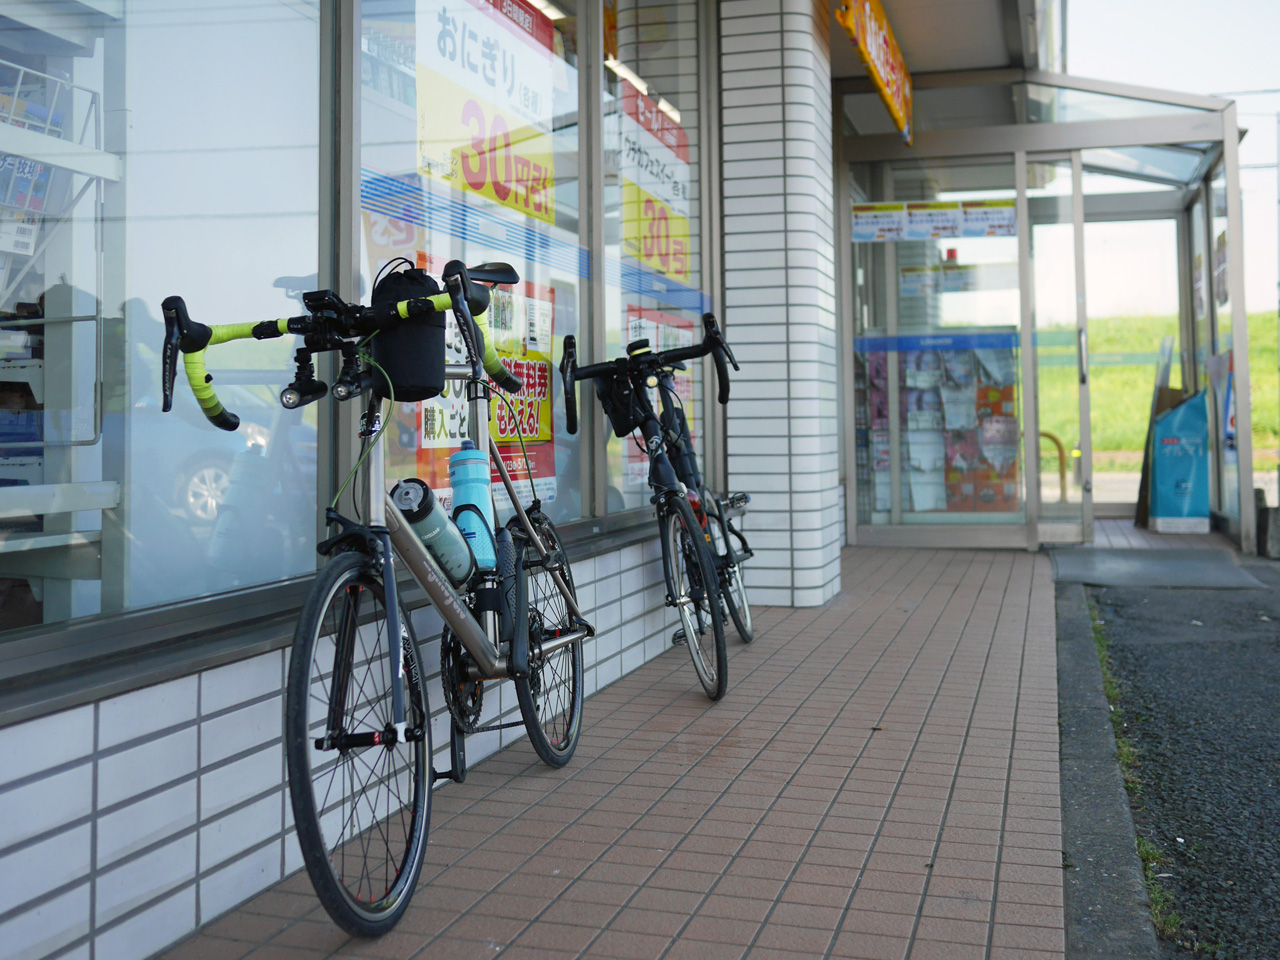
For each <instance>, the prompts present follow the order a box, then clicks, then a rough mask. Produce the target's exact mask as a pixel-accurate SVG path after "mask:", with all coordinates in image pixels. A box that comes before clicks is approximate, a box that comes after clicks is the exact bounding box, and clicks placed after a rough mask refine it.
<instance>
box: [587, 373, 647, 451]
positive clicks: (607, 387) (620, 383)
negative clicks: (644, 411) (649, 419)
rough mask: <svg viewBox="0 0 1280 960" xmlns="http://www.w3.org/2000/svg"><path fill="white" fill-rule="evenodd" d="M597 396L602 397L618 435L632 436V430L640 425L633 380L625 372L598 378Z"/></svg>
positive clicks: (601, 402) (605, 409)
mask: <svg viewBox="0 0 1280 960" xmlns="http://www.w3.org/2000/svg"><path fill="white" fill-rule="evenodd" d="M596 396H597V397H599V398H600V405H601V406H602V407H604V412H605V414H606V415H607V416H608V417H609V423H611V424H612V425H613V432H614V434H615V435H616V436H619V437H626V436H630V434H631V431H633V430H635V428H636V427H638V426H640V419H641V413H640V407H639V404H638V403H637V402H636V396H635V391H634V390H633V389H632V387H631V380H630V379H629V378H628V377H627V375H626V374H625V373H619V374H615V375H614V376H612V377H609V378H602V379H600V380H597V381H596Z"/></svg>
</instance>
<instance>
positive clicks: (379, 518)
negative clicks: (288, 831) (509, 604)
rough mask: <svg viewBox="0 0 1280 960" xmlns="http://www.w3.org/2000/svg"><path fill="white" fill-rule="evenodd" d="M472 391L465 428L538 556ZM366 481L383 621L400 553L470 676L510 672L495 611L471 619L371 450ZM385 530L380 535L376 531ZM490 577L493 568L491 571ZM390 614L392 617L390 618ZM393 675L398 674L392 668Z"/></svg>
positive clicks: (486, 411) (571, 606) (576, 612)
mask: <svg viewBox="0 0 1280 960" xmlns="http://www.w3.org/2000/svg"><path fill="white" fill-rule="evenodd" d="M445 375H446V377H447V378H448V379H449V380H462V381H467V382H475V381H476V380H478V379H480V374H479V371H478V369H473V368H472V367H471V366H470V365H468V364H449V365H448V366H447V367H446V368H445ZM471 392H472V393H473V394H474V396H472V397H471V399H469V400H468V401H467V402H468V405H469V406H470V418H469V419H470V427H469V433H470V434H471V437H472V440H473V441H475V442H476V446H477V447H479V445H480V444H479V442H478V441H479V437H480V434H481V432H483V433H484V435H485V436H486V437H487V438H488V441H489V443H488V449H489V456H490V457H491V458H492V460H493V462H494V463H495V464H496V465H497V468H498V476H499V477H500V478H501V480H502V485H503V487H504V488H505V490H506V493H507V496H508V497H509V498H510V500H511V503H512V504H513V505H514V507H515V512H516V516H517V517H519V519H520V524H521V526H523V527H524V530H525V533H526V534H527V535H528V538H529V540H530V542H532V543H533V545H534V547H535V548H536V549H537V551H538V553H539V556H540V557H541V558H543V559H544V560H545V559H546V557H547V555H548V554H547V550H546V548H545V547H544V546H543V544H542V541H541V539H540V538H539V537H538V536H537V535H536V533H535V531H534V529H533V524H532V523H531V522H530V521H529V517H528V515H527V514H526V513H525V510H524V506H523V505H522V504H521V503H520V498H519V497H518V496H517V494H516V489H515V484H514V483H513V482H512V480H511V476H510V474H509V473H508V472H507V467H506V464H505V463H503V462H502V457H501V455H500V453H499V451H498V445H497V444H496V443H495V442H494V440H493V437H492V436H491V435H490V434H489V418H490V414H491V410H490V403H491V401H490V399H489V396H488V390H487V389H483V390H480V389H477V390H473V391H471ZM369 460H370V465H369V483H368V484H367V488H366V489H367V490H368V491H369V501H370V502H369V503H368V504H367V509H368V514H367V516H368V517H369V527H370V528H371V529H372V530H373V531H374V532H375V534H379V535H380V536H383V537H385V543H384V548H383V551H382V555H383V559H384V563H386V564H387V565H388V566H389V567H392V572H391V573H389V574H387V575H384V578H383V580H384V584H385V590H386V593H387V620H388V624H389V627H390V629H392V630H395V631H398V630H399V628H400V625H399V605H398V603H397V602H396V601H395V599H394V597H393V593H394V590H395V588H394V584H395V575H394V566H393V554H392V549H391V548H394V551H395V553H397V554H399V555H400V558H401V559H402V560H403V561H404V564H405V566H406V567H407V568H408V570H409V572H410V573H411V574H412V575H413V578H414V580H416V581H417V583H418V585H419V586H420V587H422V589H423V590H424V591H425V592H426V594H427V597H428V598H429V599H430V600H431V603H432V604H433V605H434V606H435V608H436V609H437V610H438V611H439V612H440V616H441V617H443V618H444V621H445V623H447V624H448V625H449V627H450V628H451V629H452V630H453V631H454V633H455V634H456V635H457V637H458V640H459V642H460V643H461V644H462V646H463V648H464V649H465V650H466V651H467V653H469V654H470V655H471V657H472V660H473V661H474V662H473V663H472V664H471V668H470V673H471V676H470V679H472V680H502V679H506V678H507V677H508V676H510V673H509V670H510V663H509V661H508V659H507V657H506V656H504V655H503V654H502V652H501V651H500V650H499V649H498V616H497V613H496V612H495V611H489V612H486V613H485V614H484V623H483V624H482V623H481V622H480V621H479V620H477V619H476V617H475V615H474V614H472V612H471V611H470V610H469V609H467V606H466V604H465V603H463V602H462V598H461V597H460V596H459V595H458V592H457V591H456V590H455V589H454V587H453V585H452V584H451V583H450V581H449V578H448V577H447V576H445V574H444V572H443V571H442V570H441V569H440V565H439V564H438V563H437V562H436V560H435V558H434V557H432V556H431V554H430V553H429V552H428V551H427V548H426V547H425V546H423V544H422V541H421V540H419V539H418V535H417V534H416V533H414V531H413V528H412V527H410V526H409V522H408V521H407V520H406V519H405V518H404V515H403V514H402V513H401V512H400V510H399V508H398V507H397V506H396V505H395V503H394V502H393V501H392V499H391V496H390V494H388V493H386V489H387V481H386V463H385V461H384V459H383V457H381V456H376V455H372V456H370V458H369ZM377 490H382V491H383V495H382V497H381V498H379V497H378V496H376V495H375V494H374V493H373V491H377ZM383 530H385V531H386V533H385V534H383V533H382V531H383ZM549 572H550V573H551V577H552V580H553V581H554V582H555V584H556V587H557V588H558V589H559V591H560V593H561V595H562V596H563V597H564V600H565V605H566V608H567V609H568V611H569V613H570V614H571V615H572V616H573V617H574V618H575V619H576V620H577V621H578V622H580V623H584V624H585V620H584V618H583V616H582V611H581V610H580V609H579V608H578V604H577V601H576V600H575V599H574V596H573V592H572V591H571V590H570V589H569V587H568V585H567V584H566V582H565V580H564V577H563V575H562V574H561V571H560V570H559V569H557V568H552V569H551V570H550V571H549ZM492 577H493V579H494V580H495V581H496V579H497V574H496V571H495V573H494V574H492ZM393 613H394V617H395V620H394V622H393V621H392V616H393ZM594 634H595V631H594V630H593V629H592V628H591V627H590V626H589V625H584V626H582V627H580V628H579V629H577V630H573V631H570V632H569V633H567V634H565V635H564V636H560V637H556V638H555V639H554V640H551V641H549V642H546V643H543V644H542V645H541V648H540V649H539V650H536V651H534V650H531V651H530V654H531V656H540V655H546V654H549V653H552V652H554V651H556V650H559V649H561V648H562V647H567V646H569V645H570V644H573V643H576V642H577V641H579V640H585V639H587V638H588V637H591V636H594ZM392 648H393V649H395V650H397V651H399V649H400V648H399V646H398V645H392ZM396 656H397V657H398V658H399V660H400V663H399V664H397V668H398V669H399V670H400V671H403V653H397V654H396ZM396 675H397V676H399V675H400V674H399V673H397V674H396ZM398 700H399V698H398V696H395V697H393V703H392V709H393V711H395V719H396V722H397V723H401V722H402V720H403V704H399V703H398Z"/></svg>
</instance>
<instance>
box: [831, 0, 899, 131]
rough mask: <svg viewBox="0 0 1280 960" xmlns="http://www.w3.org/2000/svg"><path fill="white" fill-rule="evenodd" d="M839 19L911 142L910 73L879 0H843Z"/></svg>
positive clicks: (896, 123) (892, 115)
mask: <svg viewBox="0 0 1280 960" xmlns="http://www.w3.org/2000/svg"><path fill="white" fill-rule="evenodd" d="M836 20H837V21H838V22H839V24H840V26H842V27H844V32H845V33H847V34H848V35H849V39H850V40H852V41H853V45H854V46H855V47H857V48H858V56H859V57H860V58H861V60H862V62H863V63H864V64H865V65H866V68H867V73H868V74H870V75H871V81H872V83H874V84H875V85H876V90H877V91H879V93H880V99H881V100H883V101H884V105H885V106H886V107H887V108H888V110H889V115H890V116H891V117H893V122H894V125H895V126H897V128H898V130H899V131H900V132H901V133H902V139H903V140H905V141H906V142H907V143H908V144H910V143H911V132H912V131H911V74H910V73H908V72H907V64H906V61H905V60H903V59H902V51H901V50H899V49H898V41H897V40H896V39H894V36H893V29H892V28H891V27H890V26H889V18H888V17H886V16H885V15H884V7H882V6H880V0H841V4H840V7H839V9H837V10H836Z"/></svg>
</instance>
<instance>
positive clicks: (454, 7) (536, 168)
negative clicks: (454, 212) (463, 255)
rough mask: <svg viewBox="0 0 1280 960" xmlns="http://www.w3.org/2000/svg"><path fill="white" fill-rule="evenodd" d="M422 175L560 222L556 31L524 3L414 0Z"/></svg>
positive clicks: (515, 0)
mask: <svg viewBox="0 0 1280 960" xmlns="http://www.w3.org/2000/svg"><path fill="white" fill-rule="evenodd" d="M417 13H418V22H419V23H420V24H429V25H430V26H429V27H428V28H427V29H425V30H423V31H422V32H420V34H419V37H418V53H417V59H418V66H417V73H418V79H417V83H418V169H419V172H420V173H422V174H423V175H424V176H429V177H434V178H436V179H439V180H443V181H445V182H447V183H449V184H450V185H452V186H453V187H454V188H455V189H458V190H462V191H466V192H471V193H476V194H479V195H481V196H483V197H487V198H488V199H489V200H492V201H493V202H495V203H498V204H501V205H502V206H504V207H509V208H511V209H514V210H518V211H520V212H521V213H524V214H525V215H526V216H529V217H533V218H535V219H538V220H542V221H544V222H546V223H554V222H555V154H554V150H553V146H552V140H551V130H552V117H553V113H554V102H553V101H554V85H555V82H556V80H557V79H559V80H560V81H561V84H562V85H563V81H564V77H563V64H562V62H561V61H560V59H559V58H558V57H557V56H556V54H555V31H554V29H553V27H552V24H551V21H550V20H549V19H548V18H547V16H546V15H545V14H543V13H541V12H540V11H539V10H537V9H536V8H534V7H532V6H530V5H529V4H527V3H525V2H524V0H495V2H492V3H491V2H488V0H446V2H443V3H442V2H440V0H418V11H417Z"/></svg>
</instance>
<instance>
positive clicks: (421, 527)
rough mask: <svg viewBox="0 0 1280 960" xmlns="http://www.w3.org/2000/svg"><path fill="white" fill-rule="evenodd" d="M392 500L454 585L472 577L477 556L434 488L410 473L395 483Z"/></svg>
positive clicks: (461, 583)
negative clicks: (406, 477)
mask: <svg viewBox="0 0 1280 960" xmlns="http://www.w3.org/2000/svg"><path fill="white" fill-rule="evenodd" d="M391 500H392V502H393V503H395V505H396V506H397V507H398V508H399V509H400V512H401V513H403V514H404V518H405V519H406V520H408V521H409V526H411V527H413V532H414V533H416V534H417V535H418V539H419V540H421V541H422V545H423V546H425V547H426V548H427V552H428V553H430V554H431V556H433V557H434V558H435V560H436V563H438V564H440V569H441V570H443V571H444V573H445V575H446V576H447V577H448V578H449V579H450V580H451V581H453V585H454V586H455V587H460V586H462V585H463V584H464V583H466V582H467V581H468V580H470V579H471V574H472V573H474V572H475V569H476V558H475V556H474V555H472V553H471V546H470V545H469V544H468V543H467V540H466V538H465V537H464V536H463V535H462V531H461V530H459V529H458V528H457V527H456V526H455V525H454V523H453V521H452V520H450V519H449V515H448V514H447V513H446V512H445V511H444V510H443V509H442V508H441V506H440V502H439V501H438V500H437V499H436V495H435V491H433V490H432V489H431V488H430V487H429V486H427V485H426V484H425V483H424V482H423V481H421V480H419V479H418V478H417V477H410V478H409V479H407V480H401V481H400V482H399V483H397V484H396V485H395V486H394V487H392V489H391Z"/></svg>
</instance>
